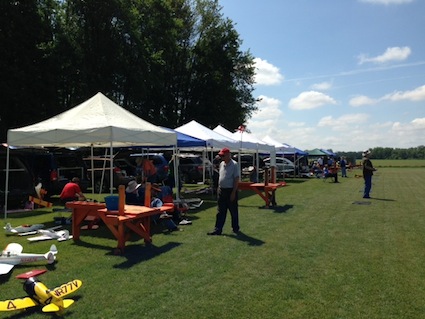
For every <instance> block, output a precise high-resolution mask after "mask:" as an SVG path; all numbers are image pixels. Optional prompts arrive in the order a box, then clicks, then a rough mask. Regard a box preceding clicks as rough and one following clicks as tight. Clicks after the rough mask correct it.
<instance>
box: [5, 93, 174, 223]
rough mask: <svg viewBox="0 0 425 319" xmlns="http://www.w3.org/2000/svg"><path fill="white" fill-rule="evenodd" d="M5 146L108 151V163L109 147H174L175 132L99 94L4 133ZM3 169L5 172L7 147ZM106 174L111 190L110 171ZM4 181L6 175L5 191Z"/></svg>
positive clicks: (111, 148) (111, 172)
mask: <svg viewBox="0 0 425 319" xmlns="http://www.w3.org/2000/svg"><path fill="white" fill-rule="evenodd" d="M7 144H8V145H9V146H22V147H92V148H93V147H104V148H107V147H109V148H110V155H111V160H112V153H113V147H126V146H147V147H149V146H161V145H177V137H176V133H175V132H170V131H168V130H165V129H162V128H160V127H158V126H156V125H154V124H151V123H149V122H147V121H145V120H143V119H141V118H139V117H137V116H136V115H134V114H132V113H131V112H129V111H127V110H125V109H124V108H122V107H121V106H119V105H118V104H116V103H114V102H113V101H111V100H110V99H108V98H107V97H106V96H105V95H103V94H102V93H100V92H99V93H97V94H96V95H95V96H93V97H92V98H90V99H88V100H87V101H85V102H83V103H81V104H80V105H77V106H75V107H74V108H72V109H70V110H68V111H66V112H63V113H61V114H59V115H56V116H54V117H52V118H50V119H47V120H45V121H42V122H39V123H36V124H32V125H29V126H25V127H21V128H17V129H10V130H8V132H7ZM6 166H7V170H8V168H9V147H8V148H7V163H6ZM110 174H111V178H110V181H111V190H112V187H113V170H112V167H111V170H110ZM8 177H9V174H8V172H7V174H6V188H5V189H6V190H8ZM6 217H7V191H6V195H5V218H6Z"/></svg>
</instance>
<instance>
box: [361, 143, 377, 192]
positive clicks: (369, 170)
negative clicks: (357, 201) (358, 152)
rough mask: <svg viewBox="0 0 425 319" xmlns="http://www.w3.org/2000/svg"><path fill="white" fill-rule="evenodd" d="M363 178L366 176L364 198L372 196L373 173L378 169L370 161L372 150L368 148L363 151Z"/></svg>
mask: <svg viewBox="0 0 425 319" xmlns="http://www.w3.org/2000/svg"><path fill="white" fill-rule="evenodd" d="M362 155H363V178H364V192H363V198H370V190H371V189H372V175H373V172H374V171H376V168H374V167H373V165H372V162H371V161H370V156H371V152H370V150H366V151H364V152H363V154H362Z"/></svg>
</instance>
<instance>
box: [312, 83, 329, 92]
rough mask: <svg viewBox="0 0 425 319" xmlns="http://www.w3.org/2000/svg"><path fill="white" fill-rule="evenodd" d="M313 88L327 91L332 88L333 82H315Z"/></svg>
mask: <svg viewBox="0 0 425 319" xmlns="http://www.w3.org/2000/svg"><path fill="white" fill-rule="evenodd" d="M311 88H312V89H313V90H318V91H326V90H329V89H330V88H332V83H331V82H322V83H316V84H313V85H312V86H311Z"/></svg>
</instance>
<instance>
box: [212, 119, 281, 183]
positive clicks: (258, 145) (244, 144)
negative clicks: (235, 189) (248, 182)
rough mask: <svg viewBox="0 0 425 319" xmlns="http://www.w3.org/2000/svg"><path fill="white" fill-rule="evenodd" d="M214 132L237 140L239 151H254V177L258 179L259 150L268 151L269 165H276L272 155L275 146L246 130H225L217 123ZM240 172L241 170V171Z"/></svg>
mask: <svg viewBox="0 0 425 319" xmlns="http://www.w3.org/2000/svg"><path fill="white" fill-rule="evenodd" d="M214 131H215V132H218V133H220V134H222V135H225V136H228V137H231V138H233V139H235V140H237V141H239V145H240V149H239V151H240V152H248V153H250V152H254V153H255V155H256V156H255V168H256V178H257V180H258V171H259V152H264V153H268V154H270V156H271V161H272V162H271V165H272V166H275V165H276V159H275V156H274V155H273V154H274V153H275V148H274V146H273V145H268V144H267V143H265V142H264V141H262V140H260V139H258V138H256V137H255V136H254V135H252V134H250V133H248V132H246V131H239V130H238V131H236V132H233V133H232V132H230V131H229V130H227V129H226V128H224V127H223V126H221V125H217V126H216V127H215V128H214ZM238 158H239V159H238V161H239V162H240V153H239V157H238ZM241 174H242V172H241Z"/></svg>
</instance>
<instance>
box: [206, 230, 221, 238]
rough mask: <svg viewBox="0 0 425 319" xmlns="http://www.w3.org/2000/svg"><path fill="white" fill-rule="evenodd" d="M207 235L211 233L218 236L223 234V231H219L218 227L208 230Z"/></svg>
mask: <svg viewBox="0 0 425 319" xmlns="http://www.w3.org/2000/svg"><path fill="white" fill-rule="evenodd" d="M207 235H210V236H218V235H221V232H219V231H218V230H217V229H216V230H213V231H210V232H208V233H207Z"/></svg>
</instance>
